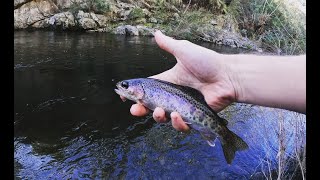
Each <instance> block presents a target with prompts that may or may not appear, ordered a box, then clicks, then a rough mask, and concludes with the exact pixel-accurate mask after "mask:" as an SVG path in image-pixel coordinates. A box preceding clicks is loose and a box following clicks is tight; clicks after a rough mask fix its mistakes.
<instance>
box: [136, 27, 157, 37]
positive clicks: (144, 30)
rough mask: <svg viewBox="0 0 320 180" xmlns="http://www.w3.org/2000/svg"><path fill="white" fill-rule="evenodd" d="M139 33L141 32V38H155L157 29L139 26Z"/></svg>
mask: <svg viewBox="0 0 320 180" xmlns="http://www.w3.org/2000/svg"><path fill="white" fill-rule="evenodd" d="M137 28H138V31H139V35H141V36H153V35H154V33H155V29H153V28H147V27H145V26H140V25H138V26H137Z"/></svg>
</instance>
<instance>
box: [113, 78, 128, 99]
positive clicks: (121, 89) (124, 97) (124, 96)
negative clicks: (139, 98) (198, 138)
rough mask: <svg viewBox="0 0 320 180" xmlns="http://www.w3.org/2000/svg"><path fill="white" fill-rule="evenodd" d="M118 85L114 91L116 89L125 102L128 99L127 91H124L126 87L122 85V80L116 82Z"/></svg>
mask: <svg viewBox="0 0 320 180" xmlns="http://www.w3.org/2000/svg"><path fill="white" fill-rule="evenodd" d="M116 86H117V89H114V91H115V92H116V93H117V94H118V95H120V98H121V99H122V101H123V102H124V101H126V95H125V93H123V91H124V88H123V87H121V85H120V82H118V83H117V84H116Z"/></svg>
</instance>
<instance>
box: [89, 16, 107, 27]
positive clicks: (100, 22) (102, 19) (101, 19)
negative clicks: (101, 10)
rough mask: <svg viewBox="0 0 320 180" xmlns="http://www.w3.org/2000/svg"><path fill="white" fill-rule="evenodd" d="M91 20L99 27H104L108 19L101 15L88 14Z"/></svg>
mask: <svg viewBox="0 0 320 180" xmlns="http://www.w3.org/2000/svg"><path fill="white" fill-rule="evenodd" d="M90 16H91V18H92V19H93V20H94V21H95V22H96V23H98V25H99V27H106V26H107V22H108V17H106V16H104V15H101V14H94V13H90Z"/></svg>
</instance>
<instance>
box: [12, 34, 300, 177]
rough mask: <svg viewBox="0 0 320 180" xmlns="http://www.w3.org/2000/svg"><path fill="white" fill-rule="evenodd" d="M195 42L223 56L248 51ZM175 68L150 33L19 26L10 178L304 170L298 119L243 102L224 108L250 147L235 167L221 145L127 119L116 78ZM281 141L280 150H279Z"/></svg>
mask: <svg viewBox="0 0 320 180" xmlns="http://www.w3.org/2000/svg"><path fill="white" fill-rule="evenodd" d="M200 45H202V46H205V47H207V48H210V49H213V50H215V51H218V52H221V53H245V52H244V51H243V50H242V51H241V50H239V49H232V48H227V47H223V46H214V45H210V44H205V43H201V44H200ZM174 64H175V60H174V58H173V57H172V56H171V55H170V54H168V53H166V52H164V51H162V50H161V49H160V48H158V46H157V45H156V43H155V40H154V39H153V38H150V37H125V36H114V35H110V34H105V33H80V32H51V31H33V32H27V31H16V32H15V34H14V113H15V119H14V166H15V167H14V170H15V172H14V173H15V177H16V178H17V179H51V178H52V179H264V178H265V177H266V176H267V177H269V175H271V176H275V177H276V176H277V174H279V172H280V174H281V176H282V177H283V178H288V179H290V178H293V179H294V178H297V177H299V176H301V173H300V172H301V166H300V165H299V161H298V160H297V159H300V158H297V157H300V155H301V154H303V152H304V147H305V121H306V118H305V116H304V115H301V114H297V113H293V112H289V111H284V110H279V109H271V108H264V107H259V106H250V105H245V104H234V105H232V106H230V107H229V108H227V109H226V110H224V111H222V112H221V113H220V115H221V116H223V117H225V118H226V119H228V120H229V121H230V122H229V125H228V126H229V128H230V129H231V130H233V131H234V132H235V133H236V134H238V135H239V136H241V137H242V138H243V139H244V140H245V141H246V142H247V143H248V144H249V147H250V148H249V150H247V151H242V152H239V153H237V154H236V156H235V159H234V161H233V163H232V164H231V165H228V164H226V162H225V159H224V156H223V152H222V149H221V145H220V142H218V141H217V142H216V146H215V147H210V146H209V145H208V144H207V142H206V141H204V140H203V139H202V138H201V136H200V135H199V134H198V133H197V132H195V131H191V132H190V133H188V134H187V133H181V132H178V131H176V130H174V129H173V128H172V126H171V125H170V123H168V124H158V123H155V121H154V120H153V119H152V118H151V117H150V116H146V117H133V116H131V115H130V112H129V108H130V106H131V104H132V102H129V101H127V102H122V101H121V100H120V98H119V96H118V95H117V94H116V93H115V92H114V88H115V83H116V82H117V81H119V80H122V79H128V78H136V77H147V76H150V75H153V74H156V73H160V72H162V71H165V70H167V69H169V68H171V67H172V66H173V65H174ZM281 127H282V128H281ZM281 129H282V130H281ZM279 136H280V138H279ZM280 140H282V141H280ZM280 142H282V145H281V146H279V144H280ZM282 146H284V147H285V151H284V152H283V153H278V152H279V147H282ZM277 155H278V156H277ZM301 161H302V158H301ZM279 162H280V165H281V168H279ZM301 163H302V164H303V162H301ZM279 169H280V170H279ZM270 172H271V173H270Z"/></svg>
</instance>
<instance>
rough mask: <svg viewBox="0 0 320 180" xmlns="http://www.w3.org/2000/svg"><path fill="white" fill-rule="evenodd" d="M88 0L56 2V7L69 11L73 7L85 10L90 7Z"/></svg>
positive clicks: (60, 0) (58, 0)
mask: <svg viewBox="0 0 320 180" xmlns="http://www.w3.org/2000/svg"><path fill="white" fill-rule="evenodd" d="M87 2H88V0H56V5H57V6H58V7H59V8H60V9H67V8H70V7H71V5H73V4H74V5H76V6H78V7H79V8H80V9H84V8H87V7H88V3H87Z"/></svg>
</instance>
